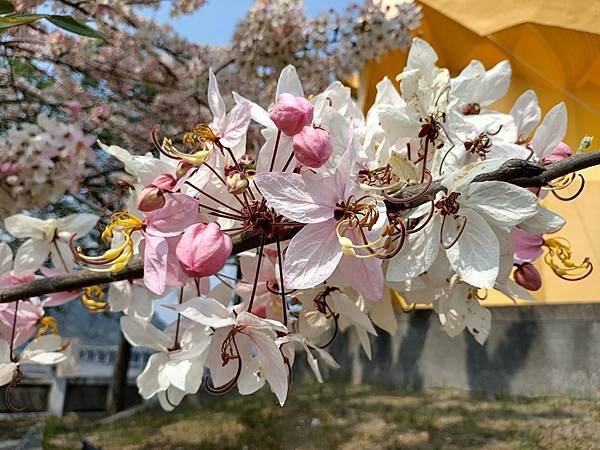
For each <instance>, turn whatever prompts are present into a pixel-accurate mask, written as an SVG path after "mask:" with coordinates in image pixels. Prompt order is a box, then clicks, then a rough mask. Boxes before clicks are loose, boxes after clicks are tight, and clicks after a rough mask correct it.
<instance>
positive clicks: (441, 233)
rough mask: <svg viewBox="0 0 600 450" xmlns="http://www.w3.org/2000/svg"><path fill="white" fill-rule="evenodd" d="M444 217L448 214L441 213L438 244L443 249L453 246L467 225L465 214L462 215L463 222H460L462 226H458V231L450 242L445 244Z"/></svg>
mask: <svg viewBox="0 0 600 450" xmlns="http://www.w3.org/2000/svg"><path fill="white" fill-rule="evenodd" d="M446 217H448V216H447V215H443V218H442V226H441V227H440V244H441V246H442V248H443V249H444V250H449V249H451V248H452V247H454V245H455V244H456V243H457V242H458V240H459V239H460V237H461V236H462V234H463V231H465V227H466V226H467V218H466V216H462V219H463V223H462V226H461V227H460V230H459V231H458V233H457V234H456V237H455V238H454V239H453V240H452V242H450V244H446V243H445V242H444V225H445V224H446Z"/></svg>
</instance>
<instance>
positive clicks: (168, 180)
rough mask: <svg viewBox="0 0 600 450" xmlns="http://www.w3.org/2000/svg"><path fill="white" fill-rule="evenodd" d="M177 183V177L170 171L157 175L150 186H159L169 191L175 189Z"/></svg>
mask: <svg viewBox="0 0 600 450" xmlns="http://www.w3.org/2000/svg"><path fill="white" fill-rule="evenodd" d="M176 184H177V180H175V178H173V175H170V174H168V173H163V174H161V175H159V176H157V177H156V178H155V179H154V181H153V182H152V183H150V186H155V187H157V188H161V189H166V190H167V191H170V190H171V189H173V188H174V187H175V185H176Z"/></svg>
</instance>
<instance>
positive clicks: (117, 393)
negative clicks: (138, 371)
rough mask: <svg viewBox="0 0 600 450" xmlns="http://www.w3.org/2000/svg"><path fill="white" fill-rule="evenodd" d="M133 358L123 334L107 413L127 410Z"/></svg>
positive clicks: (108, 397)
mask: <svg viewBox="0 0 600 450" xmlns="http://www.w3.org/2000/svg"><path fill="white" fill-rule="evenodd" d="M130 357H131V344H130V343H129V342H127V339H125V337H124V336H123V334H121V339H120V341H119V346H118V348H117V357H116V361H115V368H114V370H113V377H112V381H111V384H110V387H109V389H108V394H107V396H106V412H107V413H108V414H115V413H117V412H119V411H122V410H123V409H124V408H125V390H126V388H127V370H128V369H129V358H130Z"/></svg>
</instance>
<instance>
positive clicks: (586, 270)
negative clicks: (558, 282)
mask: <svg viewBox="0 0 600 450" xmlns="http://www.w3.org/2000/svg"><path fill="white" fill-rule="evenodd" d="M544 245H545V246H546V248H547V249H548V253H546V255H545V256H544V262H545V263H546V264H547V265H548V266H549V267H550V268H551V269H552V271H553V272H554V273H555V274H556V275H558V276H559V277H560V278H563V279H565V280H572V281H574V280H581V279H582V278H585V277H587V276H588V275H589V274H590V273H591V272H592V270H593V266H592V263H591V261H590V258H588V257H586V258H584V260H583V261H582V262H581V263H580V264H576V263H574V262H573V260H572V259H571V243H570V242H569V241H568V240H567V239H565V238H562V237H556V238H550V239H546V240H545V241H544Z"/></svg>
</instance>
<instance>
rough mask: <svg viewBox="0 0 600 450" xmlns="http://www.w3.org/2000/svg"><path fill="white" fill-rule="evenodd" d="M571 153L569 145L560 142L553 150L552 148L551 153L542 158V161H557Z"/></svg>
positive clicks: (548, 162)
mask: <svg viewBox="0 0 600 450" xmlns="http://www.w3.org/2000/svg"><path fill="white" fill-rule="evenodd" d="M572 154H573V150H571V147H569V146H568V145H567V144H565V143H564V142H561V143H560V144H558V146H557V147H556V148H555V149H554V150H552V153H550V154H549V155H548V156H546V157H545V158H544V162H545V163H546V164H550V163H555V162H558V161H562V160H563V159H565V158H568V157H569V156H571V155H572Z"/></svg>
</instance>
